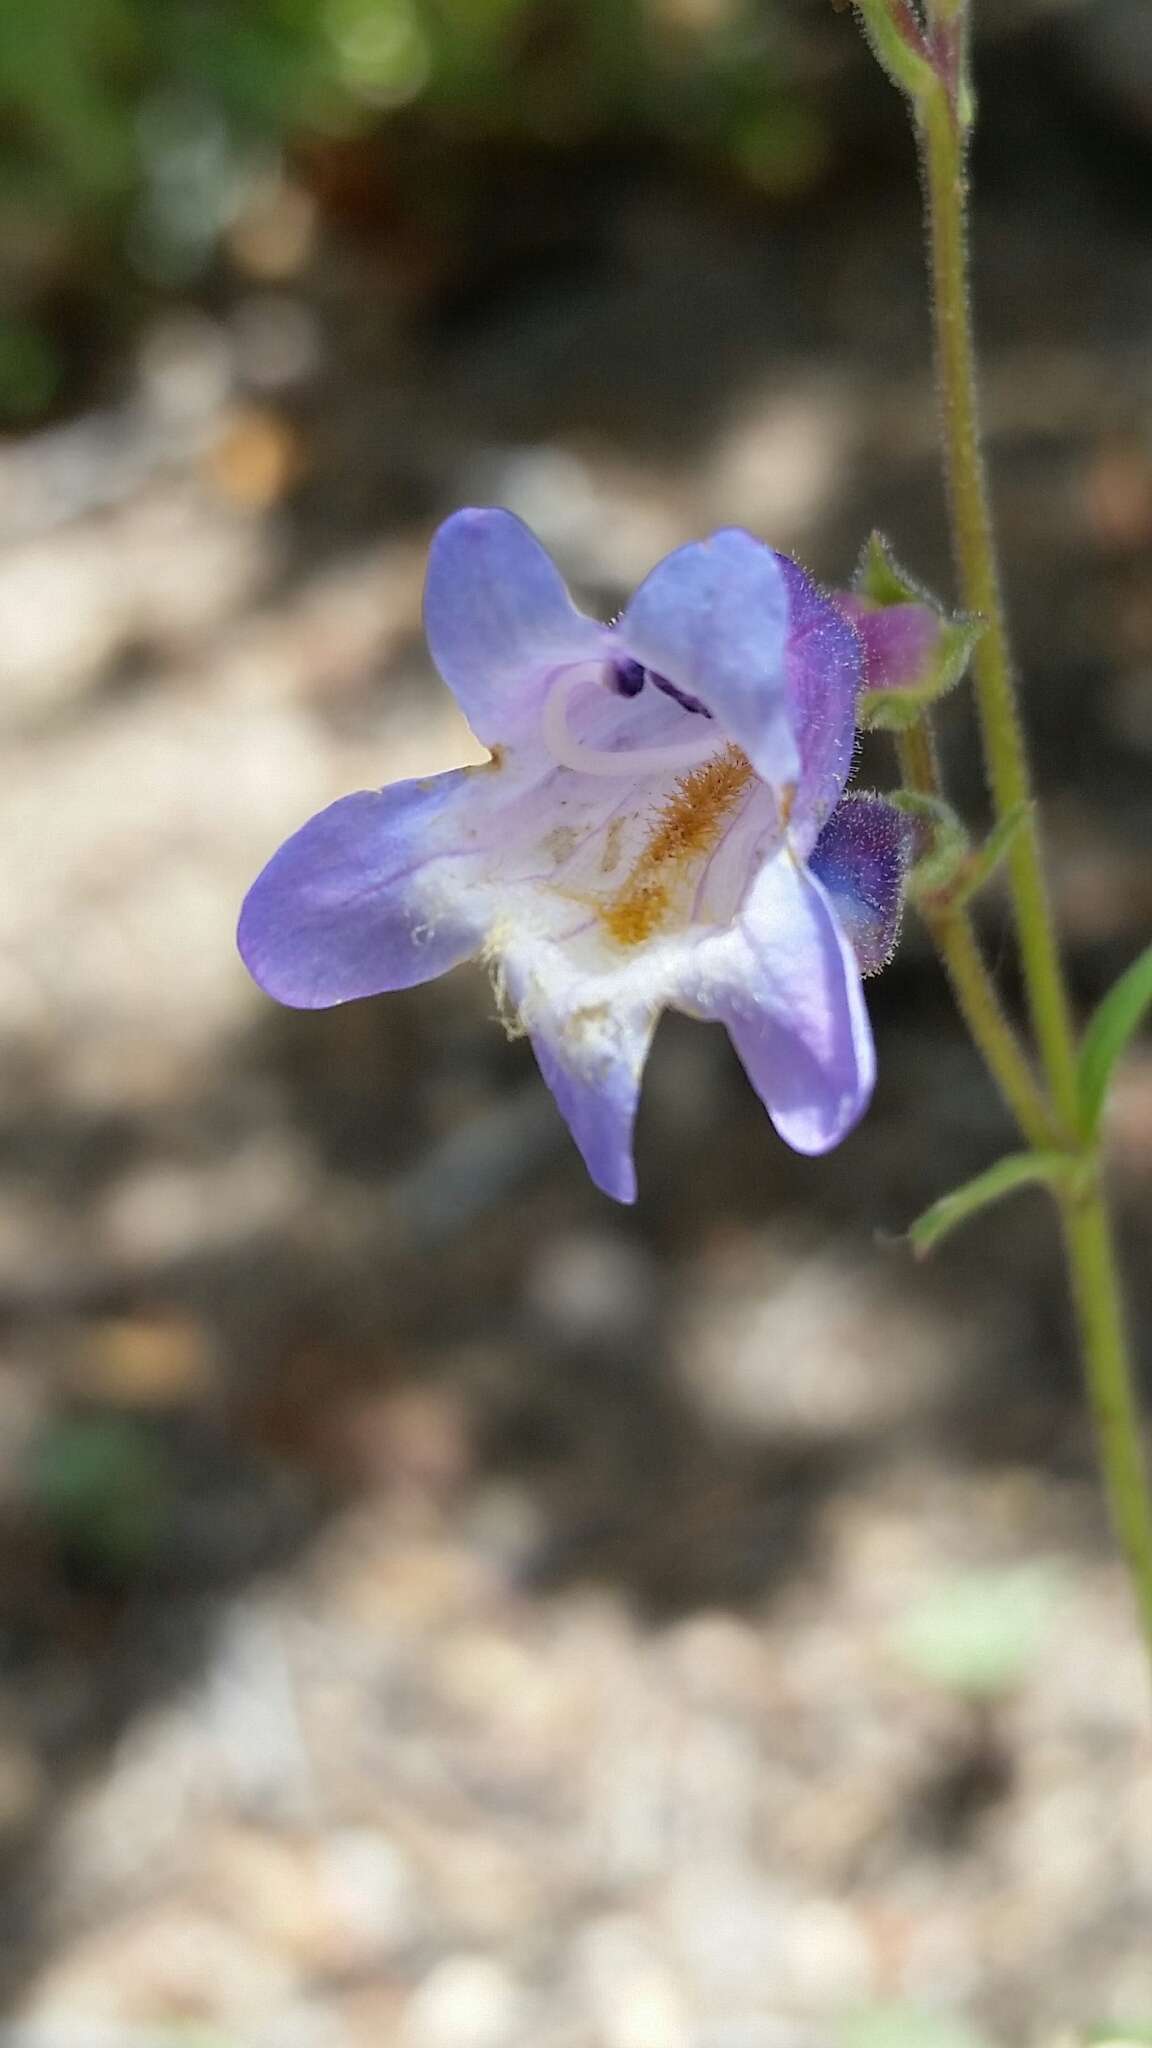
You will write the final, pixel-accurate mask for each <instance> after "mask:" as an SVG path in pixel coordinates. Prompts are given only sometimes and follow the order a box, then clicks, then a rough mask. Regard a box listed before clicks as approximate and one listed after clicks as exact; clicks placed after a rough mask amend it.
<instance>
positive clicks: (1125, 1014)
mask: <svg viewBox="0 0 1152 2048" xmlns="http://www.w3.org/2000/svg"><path fill="white" fill-rule="evenodd" d="M1150 1004H1152V946H1149V947H1148V948H1147V950H1146V951H1145V952H1143V953H1141V954H1140V956H1139V958H1138V959H1136V960H1134V961H1133V962H1132V965H1131V967H1129V968H1128V970H1127V972H1126V973H1124V974H1122V975H1121V976H1120V979H1119V981H1118V982H1116V984H1115V985H1114V987H1112V988H1110V989H1109V991H1108V993H1107V995H1106V996H1105V997H1104V999H1103V1001H1102V1002H1101V1003H1100V1004H1099V1006H1098V1008H1097V1009H1096V1011H1095V1012H1094V1014H1093V1016H1092V1019H1091V1021H1090V1023H1089V1025H1088V1029H1087V1031H1086V1032H1085V1034H1084V1040H1083V1043H1082V1045H1081V1047H1080V1058H1079V1063H1078V1079H1079V1086H1080V1116H1081V1123H1082V1128H1083V1130H1084V1132H1085V1135H1086V1136H1087V1137H1094V1136H1095V1134H1096V1131H1097V1129H1098V1127H1099V1124H1100V1119H1101V1117H1102V1116H1103V1114H1104V1105H1105V1103H1106V1102H1107V1100H1108V1084H1109V1082H1110V1081H1111V1079H1112V1070H1113V1068H1114V1067H1115V1065H1116V1062H1117V1060H1118V1059H1119V1058H1120V1056H1121V1054H1122V1053H1123V1052H1124V1050H1125V1048H1126V1047H1127V1045H1128V1043H1129V1041H1130V1039H1132V1038H1133V1037H1134V1035H1135V1033H1136V1032H1137V1031H1138V1030H1139V1028H1140V1023H1141V1019H1142V1018H1143V1016H1144V1012H1145V1010H1147V1009H1148V1007H1149V1005H1150Z"/></svg>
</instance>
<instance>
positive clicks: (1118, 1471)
mask: <svg viewBox="0 0 1152 2048" xmlns="http://www.w3.org/2000/svg"><path fill="white" fill-rule="evenodd" d="M954 54H955V53H954ZM912 99H913V105H914V108H915V112H916V118H917V125H918V128H919V133H920V141H921V149H922V155H923V165H924V186H925V197H926V205H927V216H928V239H929V250H930V260H931V269H932V285H933V311H934V321H935V335H936V361H937V374H938V378H939V385H940V404H941V415H942V424H943V442H944V455H945V470H946V475H947V482H948V496H949V504H950V509H951V518H952V539H953V548H954V553H955V557H956V570H957V576H958V580H959V586H960V595H961V601H962V603H963V604H964V605H965V607H966V608H967V609H968V610H969V611H972V612H975V613H978V614H979V616H980V617H981V618H982V619H983V620H984V622H985V631H984V634H983V636H982V638H981V640H980V642H979V644H978V646H977V648H976V651H975V656H974V662H973V667H974V673H975V682H976V701H977V709H978V712H979V717H980V728H981V736H982V739H983V745H984V758H985V763H986V766H987V771H988V781H989V787H990V790H991V794H992V800H993V804H994V806H995V810H996V815H997V817H998V818H1000V819H1003V818H1004V817H1005V816H1006V815H1007V814H1008V813H1009V812H1011V811H1013V810H1014V809H1016V808H1017V807H1018V806H1020V805H1022V804H1025V805H1027V806H1028V810H1027V813H1026V815H1025V816H1024V818H1023V821H1022V823H1021V825H1020V828H1019V830H1018V831H1017V832H1016V834H1015V836H1014V839H1013V841H1012V845H1011V849H1010V852H1009V856H1008V872H1009V876H1010V881H1011V888H1012V898H1013V906H1014V910H1015V917H1016V925H1017V930H1018V933H1019V938H1020V955H1021V964H1022V967H1023V973H1024V982H1025V987H1026V989H1027V994H1028V1003H1029V1009H1030V1012H1031V1016H1032V1021H1033V1026H1034V1029H1035V1033H1036V1042H1037V1046H1038V1048H1039V1053H1040V1058H1041V1063H1042V1066H1043V1070H1044V1075H1045V1078H1046V1081H1047V1085H1048V1090H1049V1094H1050V1102H1051V1111H1052V1114H1053V1115H1054V1117H1055V1118H1056V1119H1057V1121H1058V1125H1059V1127H1060V1130H1061V1134H1062V1144H1063V1146H1064V1148H1066V1149H1067V1150H1068V1151H1069V1152H1070V1153H1078V1154H1079V1155H1080V1157H1081V1159H1082V1162H1083V1166H1084V1172H1083V1173H1082V1174H1081V1175H1079V1176H1078V1177H1077V1181H1076V1184H1075V1186H1074V1187H1070V1188H1068V1189H1067V1190H1066V1191H1064V1192H1061V1193H1059V1194H1058V1195H1057V1200H1058V1202H1059V1206H1060V1211H1061V1218H1062V1221H1063V1226H1064V1242H1065V1246H1066V1249H1067V1257H1068V1268H1069V1275H1070V1280H1071V1287H1072V1295H1073V1300H1074V1302H1075V1307H1076V1317H1077V1323H1078V1327H1079V1332H1080V1342H1081V1348H1082V1352H1083V1358H1084V1369H1085V1378H1086V1382H1087V1390H1088V1398H1089V1402H1090V1405H1091V1408H1092V1413H1093V1417H1094V1421H1095V1426H1096V1438H1097V1444H1098V1448H1099V1456H1100V1464H1101V1468H1102V1472H1103V1478H1104V1485H1105V1489H1106V1492H1107V1495H1108V1502H1109V1507H1110V1509H1111V1514H1112V1519H1113V1523H1114V1525H1115V1529H1116V1534H1117V1538H1118V1540H1119V1543H1120V1546H1121V1548H1122V1550H1123V1553H1124V1557H1125V1560H1126V1562H1127V1565H1128V1569H1129V1571H1130V1574H1131V1577H1132V1583H1133V1587H1134V1590H1135V1593H1136V1597H1137V1601H1138V1603H1139V1608H1140V1615H1141V1619H1142V1622H1143V1626H1144V1633H1145V1637H1146V1640H1147V1645H1148V1650H1149V1654H1150V1656H1152V1495H1150V1492H1149V1482H1148V1467H1147V1462H1146V1459H1145V1455H1144V1448H1143V1441H1142V1432H1141V1422H1140V1413H1139V1406H1138V1402H1137V1396H1136V1390H1135V1382H1134V1376H1133V1370H1132V1364H1131V1360H1130V1357H1129V1351H1128V1343H1127V1337H1126V1333H1125V1328H1124V1318H1123V1310H1122V1305H1121V1297H1120V1286H1119V1279H1118V1275H1117V1268H1116V1255H1115V1249H1114V1245H1113V1237H1112V1226H1111V1220H1110V1217H1109V1213H1108V1208H1107V1205H1106V1202H1105V1198H1104V1192H1103V1189H1102V1186H1101V1183H1100V1176H1099V1167H1098V1163H1097V1161H1096V1159H1095V1156H1094V1140H1092V1139H1087V1138H1085V1137H1084V1136H1083V1135H1082V1130H1081V1111H1080V1094H1079V1085H1078V1076H1077V1048H1076V1037H1075V1032H1074V1029H1073V1023H1072V1011H1071V1004H1070V1002H1069V998H1068V990H1067V984H1066V982H1065V979H1064V971H1063V966H1062V963H1061V959H1060V951H1059V947H1058V944H1057V939H1056V931H1055V926H1054V923H1053V920H1052V913H1051V907H1050V904H1049V898H1048V889H1047V883H1046V880H1045V875H1044V866H1043V859H1042V852H1041V844H1040V837H1039V830H1038V826H1037V822H1036V813H1035V808H1034V806H1033V805H1032V790H1031V778H1030V775H1029V768H1028V757H1027V753H1026V750H1025V743H1024V733H1023V728H1022V726H1021V722H1020V715H1019V711H1018V708H1017V700H1016V686H1015V679H1014V674H1013V668H1012V659H1011V653H1010V649H1009V643H1008V633H1007V626H1006V622H1005V616H1004V607H1003V601H1002V598H1001V594H1000V582H999V575H998V569H997V558H996V549H995V542H994V539H993V532H992V519H991V512H990V508H989V501H988V491H987V484H986V481H985V471H984V460H983V451H982V448H981V443H980V433H979V424H978V414H977V405H976V389H977V384H976V363H975V349H974V343H973V334H972V324H971V316H970V309H969V290H968V236H967V219H966V210H965V197H966V193H965V152H966V143H967V135H966V130H965V121H964V117H963V114H962V111H961V110H962V108H963V106H964V103H965V99H966V84H965V81H964V79H963V76H962V52H961V53H960V56H959V58H958V59H957V61H956V64H955V66H954V68H953V75H952V77H951V78H950V79H949V78H948V77H946V76H945V74H944V72H943V70H941V71H940V72H939V73H938V74H937V75H936V76H934V77H933V79H932V80H931V82H930V83H929V84H928V85H923V84H921V85H920V87H919V89H918V90H917V91H915V92H914V93H913V95H912ZM929 745H930V743H929ZM962 1007H963V1003H962ZM965 1016H966V1019H967V1020H968V1022H969V1025H970V1028H972V1018H971V1016H970V1014H969V1011H968V1010H967V1009H966V1010H965ZM973 1036H974V1037H975V1039H976V1042H977V1044H978V1046H979V1047H980V1049H981V1051H982V1052H983V1053H984V1056H985V1058H986V1059H988V1062H989V1065H990V1066H991V1065H992V1061H991V1058H990V1056H989V1043H990V1041H989V1040H988V1035H987V1030H986V1023H985V1027H984V1029H983V1035H982V1033H981V1031H979V1030H976V1029H973ZM993 1071H994V1072H995V1071H996V1069H995V1068H993ZM1001 1085H1003V1083H1001ZM1028 1136H1029V1137H1030V1140H1031V1142H1032V1143H1033V1144H1035V1143H1036V1140H1035V1138H1034V1137H1032V1134H1031V1132H1028Z"/></svg>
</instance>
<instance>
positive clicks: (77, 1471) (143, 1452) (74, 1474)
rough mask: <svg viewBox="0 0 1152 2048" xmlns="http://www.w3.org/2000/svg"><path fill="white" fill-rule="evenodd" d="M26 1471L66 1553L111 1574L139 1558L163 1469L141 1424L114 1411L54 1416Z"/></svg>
mask: <svg viewBox="0 0 1152 2048" xmlns="http://www.w3.org/2000/svg"><path fill="white" fill-rule="evenodd" d="M29 1479H30V1485H31V1492H32V1496H33V1499H34V1500H35V1503H36V1505H37V1507H38V1509H39V1511H40V1513H41V1514H42V1516H43V1517H44V1520H45V1522H46V1523H47V1524H48V1526H49V1527H50V1528H51V1529H53V1530H54V1532H55V1534H56V1536H57V1538H58V1540H59V1541H60V1542H61V1543H63V1544H65V1545H66V1546H67V1548H68V1550H69V1551H70V1552H71V1554H72V1555H73V1556H74V1557H76V1558H77V1559H83V1560H85V1561H87V1562H89V1563H91V1564H92V1565H93V1566H95V1567H98V1568H100V1569H102V1570H108V1571H113V1572H115V1573H116V1574H117V1575H119V1574H122V1573H125V1572H128V1573H131V1572H133V1571H135V1570H137V1569H138V1568H140V1567H141V1566H142V1565H144V1564H146V1562H147V1560H148V1558H149V1556H150V1554H151V1552H152V1549H153V1546H154V1544H155V1542H156V1539H157V1536H158V1533H159V1531H160V1529H161V1527H162V1524H163V1519H164V1513H165V1502H166V1499H167V1496H168V1475H167V1471H166V1469H165V1465H164V1461H163V1459H162V1457H161V1455H160V1453H159V1451H158V1448H157V1446H156V1444H155V1442H154V1440H153V1438H152V1436H151V1435H150V1434H149V1432H148V1431H147V1430H146V1429H144V1428H143V1427H142V1426H140V1425H139V1424H137V1423H135V1422H133V1421H131V1420H129V1419H127V1418H123V1417H120V1416H114V1415H91V1416H76V1417H72V1418H66V1419H62V1420H60V1421H59V1422H56V1423H55V1424H53V1426H52V1427H51V1428H50V1429H49V1430H48V1431H47V1432H46V1433H45V1435H44V1436H43V1438H42V1439H41V1441H40V1442H39V1443H38V1445H37V1446H36V1450H35V1454H34V1456H33V1459H32V1464H31V1470H30V1473H29Z"/></svg>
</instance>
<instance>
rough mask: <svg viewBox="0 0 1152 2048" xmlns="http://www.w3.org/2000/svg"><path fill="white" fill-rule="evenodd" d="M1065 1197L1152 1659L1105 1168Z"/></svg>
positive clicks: (1135, 1440)
mask: <svg viewBox="0 0 1152 2048" xmlns="http://www.w3.org/2000/svg"><path fill="white" fill-rule="evenodd" d="M1059 1200H1060V1209H1061V1216H1062V1220H1063V1224H1064V1241H1065V1244H1066V1246H1067V1250H1068V1270H1069V1273H1070V1275H1071V1280H1072V1293H1073V1297H1074V1299H1075V1303H1076V1319H1077V1322H1078V1324H1079V1329H1080V1343H1081V1348H1082V1350H1083V1354H1084V1360H1085V1364H1086V1368H1087V1374H1086V1376H1087V1382H1088V1396H1089V1400H1090V1402H1091V1406H1092V1417H1093V1421H1094V1423H1095V1427H1096V1443H1097V1447H1098V1451H1099V1458H1100V1467H1101V1471H1102V1472H1103V1475H1104V1484H1105V1488H1106V1490H1107V1494H1108V1505H1109V1508H1110V1510H1111V1514H1112V1524H1113V1527H1114V1528H1115V1531H1116V1535H1117V1539H1118V1541H1119V1543H1120V1546H1121V1549H1122V1550H1123V1552H1124V1557H1125V1560H1126V1562H1127V1565H1128V1571H1129V1574H1130V1576H1131V1579H1132V1584H1133V1588H1134V1590H1135V1593H1136V1598H1137V1601H1138V1603H1139V1607H1140V1617H1141V1620H1142V1622H1143V1625H1144V1634H1145V1637H1146V1639H1147V1643H1148V1651H1149V1656H1150V1657H1152V1502H1150V1500H1149V1493H1148V1467H1147V1463H1146V1461H1145V1457H1144V1448H1143V1439H1142V1433H1141V1424H1140V1411H1139V1407H1138V1405H1137V1399H1136V1392H1135V1388H1134V1386H1133V1380H1132V1371H1131V1366H1130V1363H1129V1357H1128V1340H1127V1333H1126V1331H1125V1327H1124V1308H1123V1302H1122V1299H1121V1293H1120V1281H1119V1276H1118V1274H1117V1270H1116V1254H1115V1249H1114V1247H1113V1242H1112V1230H1111V1226H1110V1223H1109V1218H1108V1210H1107V1207H1106V1205H1105V1201H1104V1196H1103V1192H1102V1190H1101V1187H1100V1184H1099V1179H1098V1177H1097V1174H1096V1173H1095V1172H1094V1173H1093V1174H1092V1175H1091V1177H1090V1178H1088V1179H1087V1181H1086V1184H1085V1186H1084V1188H1083V1190H1082V1191H1079V1192H1077V1193H1072V1194H1068V1195H1062V1196H1060V1198H1059Z"/></svg>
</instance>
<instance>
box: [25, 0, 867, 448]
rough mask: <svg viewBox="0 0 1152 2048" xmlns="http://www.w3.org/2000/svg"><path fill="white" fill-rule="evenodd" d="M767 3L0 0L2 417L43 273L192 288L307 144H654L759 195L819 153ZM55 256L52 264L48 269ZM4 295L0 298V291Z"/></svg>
mask: <svg viewBox="0 0 1152 2048" xmlns="http://www.w3.org/2000/svg"><path fill="white" fill-rule="evenodd" d="M781 22H782V15H781V10H780V7H779V0H35V5H34V6H18V5H11V6H4V7H0V317H3V318H4V319H6V321H7V323H8V324H7V327H6V328H5V329H4V331H3V332H2V333H0V414H2V413H6V414H7V416H8V418H9V420H10V421H12V422H14V423H19V422H20V420H21V419H24V418H26V417H30V416H33V415H35V413H36V412H37V411H39V410H40V409H41V408H42V407H43V406H44V405H45V404H47V403H49V402H50V401H51V398H52V396H53V389H54V386H55V384H56V382H57V372H58V366H57V365H56V364H55V363H54V361H53V359H52V354H51V347H50V344H46V343H45V340H44V337H43V334H42V333H41V332H40V331H39V330H38V328H37V325H36V322H37V319H38V317H39V315H38V304H39V301H40V300H41V299H42V296H43V289H44V284H45V277H46V274H47V273H49V272H50V273H51V274H52V277H53V280H55V279H56V278H57V277H58V275H59V272H60V270H61V268H62V267H63V268H65V269H66V268H67V265H68V263H69V262H70V261H71V262H75V261H79V263H80V265H81V266H82V267H83V268H84V270H85V273H86V276H87V277H88V278H89V279H91V278H92V277H93V276H94V275H95V276H97V277H102V278H105V279H108V280H114V279H115V277H117V276H119V277H122V278H123V277H129V276H130V275H131V273H132V272H133V271H135V272H136V273H138V274H140V275H142V276H143V277H145V278H147V279H149V280H151V281H152V282H154V283H159V284H161V285H165V284H167V285H181V284H184V283H187V282H189V281H191V280H193V279H195V277H196V275H197V274H198V273H199V272H200V271H201V270H202V269H203V267H204V265H205V264H206V263H207V262H208V261H209V260H210V258H211V256H212V253H213V251H214V250H215V248H216V246H217V244H218V240H219V236H220V234H221V232H222V230H224V229H225V228H226V227H227V224H228V222H229V221H230V220H231V219H232V218H234V216H235V214H236V212H237V210H238V208H240V207H241V206H242V204H243V202H244V197H245V194H246V193H247V192H248V191H249V190H250V189H251V187H252V184H253V181H254V180H255V179H258V178H259V177H260V176H262V175H264V174H266V173H267V172H268V171H269V169H274V168H275V166H276V165H277V163H278V162H279V161H280V159H281V158H282V155H283V153H284V151H285V149H286V148H287V147H288V146H289V145H291V144H292V143H293V142H294V141H296V140H299V139H302V138H306V137H309V136H313V137H315V136H325V135H328V136H333V135H336V136H344V137H347V136H349V135H355V134H356V133H357V132H362V131H366V130H367V129H369V128H371V127H374V126H379V125H380V124H382V123H383V124H387V122H388V121H389V119H392V118H395V117H396V116H397V115H398V114H400V113H404V115H405V116H406V117H408V118H410V117H411V115H412V114H413V113H415V115H416V116H417V117H423V118H425V119H426V120H428V121H430V122H431V123H433V124H439V127H440V129H441V130H442V131H444V144H445V146H444V149H443V150H442V151H441V153H440V156H441V161H445V160H447V159H450V157H451V153H452V148H453V145H454V144H460V145H471V144H476V143H483V142H484V141H485V140H491V139H500V138H504V139H516V140H520V141H527V142H533V143H539V144H544V145H552V146H555V147H560V148H572V147H579V146H580V145H581V144H583V143H587V144H588V145H589V146H591V147H595V146H596V144H597V143H598V142H599V141H600V140H601V139H602V138H604V137H606V136H607V137H610V138H616V137H620V136H627V135H628V134H630V133H632V134H636V135H639V136H642V137H651V138H654V139H656V140H659V141H662V142H664V143H667V144H669V145H671V146H672V147H674V148H676V149H678V150H682V151H686V152H688V153H690V154H694V155H703V156H704V157H706V158H710V159H712V160H714V161H718V162H720V163H722V164H724V165H726V166H727V167H729V168H730V169H731V170H734V171H735V172H736V173H737V174H738V175H739V176H740V177H741V178H743V179H744V180H746V181H748V182H750V183H753V184H757V185H760V186H766V187H769V188H781V187H783V188H788V187H794V186H801V187H802V186H803V185H805V184H806V183H807V182H809V180H810V179H811V177H812V176H813V175H814V173H815V172H816V170H817V169H818V168H819V166H820V164H821V163H822V161H823V158H824V154H825V150H826V131H825V127H824V123H823V119H822V117H821V115H820V114H819V112H818V111H817V109H816V108H815V107H813V106H809V105H806V104H804V102H803V100H802V98H800V97H798V96H797V94H796V92H795V90H794V89H793V88H792V87H791V86H790V84H789V80H788V75H787V74H788V65H787V62H786V60H785V59H784V58H783V56H782V51H781V47H780V36H781ZM53 266H55V268H53ZM5 287H7V289H5Z"/></svg>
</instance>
